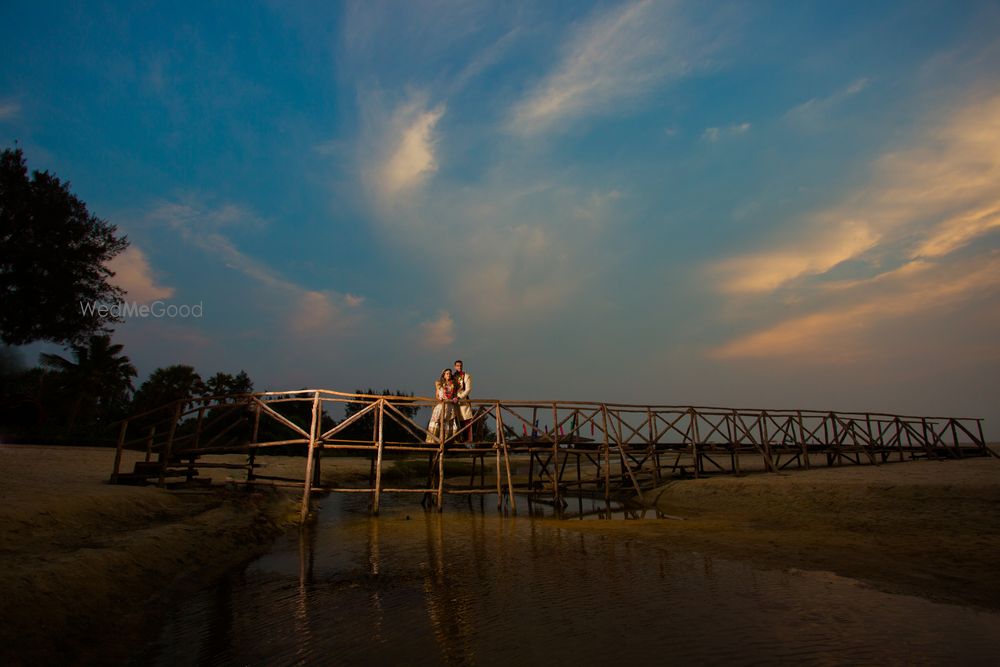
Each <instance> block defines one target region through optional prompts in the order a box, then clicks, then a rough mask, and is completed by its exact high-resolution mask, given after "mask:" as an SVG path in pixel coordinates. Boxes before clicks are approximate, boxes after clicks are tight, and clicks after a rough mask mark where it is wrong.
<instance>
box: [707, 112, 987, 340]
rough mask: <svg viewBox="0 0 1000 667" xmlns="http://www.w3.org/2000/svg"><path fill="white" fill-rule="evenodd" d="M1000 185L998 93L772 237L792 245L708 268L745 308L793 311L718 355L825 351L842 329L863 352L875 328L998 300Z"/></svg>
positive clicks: (943, 122) (884, 159)
mask: <svg viewBox="0 0 1000 667" xmlns="http://www.w3.org/2000/svg"><path fill="white" fill-rule="evenodd" d="M998 184H1000V95H994V96H992V97H989V96H986V97H973V98H971V99H969V100H966V102H965V103H964V104H963V105H961V106H959V107H958V108H956V109H953V110H952V111H951V113H950V114H948V115H946V116H945V117H943V118H941V119H939V120H938V121H937V122H935V123H932V124H930V125H929V126H928V127H927V128H926V129H924V130H923V132H922V133H921V134H920V135H918V136H917V137H916V138H915V139H914V140H913V143H912V145H911V146H910V147H908V148H905V149H901V150H897V151H893V152H890V153H887V154H885V155H883V156H881V157H879V158H878V159H877V160H875V162H874V164H873V168H872V176H871V178H870V181H869V183H868V184H867V186H866V187H864V188H863V189H861V190H860V191H858V192H855V193H852V194H850V195H849V196H848V197H846V198H845V199H844V201H843V202H842V203H841V204H838V205H836V206H834V207H831V208H830V209H827V210H825V211H822V212H820V213H818V214H815V215H812V216H809V217H808V218H806V219H805V220H804V221H802V222H801V223H800V225H801V226H800V228H799V229H798V230H795V231H791V232H790V231H788V230H785V231H783V232H782V233H781V234H780V236H778V237H777V239H780V238H783V237H787V236H788V235H789V234H792V235H793V240H791V241H783V240H777V239H772V241H771V243H772V244H773V245H775V246H776V247H775V248H774V249H766V250H762V251H758V252H750V253H747V254H744V255H741V256H738V257H734V258H731V259H729V260H725V261H722V262H719V263H717V264H715V265H714V266H712V267H711V269H710V273H711V274H712V276H713V280H714V281H715V285H716V287H717V289H718V290H720V291H721V292H722V293H724V294H726V295H729V296H731V297H734V298H735V297H739V299H740V303H741V304H742V305H744V306H746V307H748V308H752V309H754V310H756V311H757V312H767V313H769V314H771V316H772V318H773V313H774V311H775V310H776V309H780V311H779V312H783V313H788V309H789V308H790V309H791V310H792V312H791V313H790V314H783V315H780V316H778V317H777V318H773V319H777V320H778V322H777V323H776V324H773V323H772V324H770V325H768V326H766V327H764V328H762V329H761V330H759V331H757V332H753V333H749V334H744V335H739V336H737V337H736V338H734V339H733V340H731V341H729V342H727V343H724V344H722V345H720V346H718V347H717V348H716V349H715V350H713V352H712V355H713V356H716V357H719V358H727V359H731V358H737V357H764V356H775V357H778V356H789V355H795V354H804V353H806V352H807V351H810V350H812V351H814V352H816V353H822V352H823V351H824V350H826V349H827V348H828V347H829V346H830V345H831V342H832V340H833V338H834V337H836V336H838V335H841V334H844V333H845V332H848V333H851V336H850V338H849V340H850V341H852V345H854V346H855V347H854V349H855V352H857V351H858V350H860V349H861V347H862V346H863V341H865V336H866V335H869V334H870V332H871V330H872V328H873V327H875V326H877V325H879V323H883V322H891V321H894V320H898V319H900V318H905V317H911V316H915V315H918V314H923V316H925V317H928V318H932V317H934V315H935V312H936V311H937V310H938V309H940V308H941V307H942V306H943V305H947V304H952V303H960V302H962V301H965V300H968V299H972V298H974V297H975V296H976V295H981V294H994V293H996V292H997V291H998V290H1000V259H998V256H1000V251H998V250H997V249H996V245H997V237H996V235H995V231H996V230H997V229H998V228H1000V187H998ZM748 296H756V297H757V298H758V301H757V303H755V304H752V305H749V304H748V303H747V302H746V298H747V297H748ZM803 311H804V312H803ZM868 344H871V345H873V346H877V345H878V343H877V342H876V341H871V340H870V341H868ZM845 345H846V344H845ZM841 347H842V348H844V349H846V347H845V346H841Z"/></svg>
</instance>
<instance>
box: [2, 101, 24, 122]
mask: <svg viewBox="0 0 1000 667" xmlns="http://www.w3.org/2000/svg"><path fill="white" fill-rule="evenodd" d="M20 115H21V103H20V102H18V101H16V100H0V121H6V120H14V119H15V118H17V117H18V116H20Z"/></svg>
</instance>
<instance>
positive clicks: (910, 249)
mask: <svg viewBox="0 0 1000 667" xmlns="http://www.w3.org/2000/svg"><path fill="white" fill-rule="evenodd" d="M998 34H1000V9H998V7H997V6H996V3H993V2H972V1H969V2H962V3H954V2H913V1H907V2H878V3H860V2H858V3H853V2H825V3H821V2H814V3H812V2H810V3H798V2H786V3H781V2H754V3H745V2H732V3H725V2H719V3H697V2H689V3H685V2H594V3H589V4H588V3H582V2H566V3H558V2H537V3H488V2H483V3H476V2H396V3H377V2H363V3H360V2H359V3H326V2H315V3H309V2H301V3H262V4H253V3H65V4H64V3H6V4H5V5H4V6H3V7H2V8H0V38H2V40H3V43H4V45H5V55H4V58H3V60H2V62H0V142H2V144H3V145H4V146H11V145H13V143H14V141H18V142H19V145H20V146H21V147H23V149H24V151H25V153H26V156H27V159H28V162H29V166H30V167H31V168H37V169H49V170H51V171H53V172H55V173H56V174H58V175H59V176H60V177H62V178H65V179H68V180H70V181H71V182H72V186H73V190H74V191H75V192H76V193H77V194H78V195H79V196H80V197H81V198H83V199H84V200H85V201H86V202H87V203H88V205H89V206H90V208H91V210H92V211H93V212H94V213H96V214H97V215H99V216H101V217H103V218H105V219H107V220H109V221H111V222H112V223H114V224H116V225H118V227H119V228H120V229H121V230H122V231H124V232H125V233H127V235H128V237H129V239H130V241H131V242H132V246H131V248H130V250H129V251H128V253H127V254H126V255H125V256H123V257H122V258H120V259H119V260H117V262H116V264H115V266H114V268H115V269H116V271H117V274H118V275H117V280H118V281H119V282H120V283H121V284H122V285H123V286H125V287H126V288H127V289H128V290H129V295H130V296H129V298H130V299H132V300H135V301H141V302H147V303H149V302H152V301H155V300H157V299H160V300H163V301H165V302H167V303H171V304H177V305H181V304H194V303H201V304H203V313H204V314H203V316H202V317H201V318H200V319H165V318H148V319H131V320H129V321H127V322H125V323H123V324H121V325H119V326H118V328H117V331H116V340H117V341H118V342H122V343H124V344H125V346H126V351H127V353H128V354H129V355H130V357H131V358H132V359H133V361H134V362H135V363H136V365H137V366H138V368H139V371H140V376H142V377H144V376H146V375H147V374H148V373H149V372H151V371H152V370H153V369H154V368H156V367H157V366H160V365H167V364H171V363H189V364H192V365H194V366H195V367H196V368H197V369H198V370H199V371H200V372H201V373H202V374H203V375H209V374H212V373H214V372H216V371H219V370H223V371H227V372H235V371H237V370H239V369H246V370H247V371H248V372H249V373H250V375H251V377H252V378H253V379H254V380H255V381H256V384H257V387H258V388H259V389H294V388H300V387H304V386H319V387H326V388H331V389H342V390H350V389H353V388H355V387H359V386H365V387H366V386H375V387H390V388H399V389H403V390H407V391H414V392H416V393H417V394H428V393H430V391H431V384H432V382H433V379H434V377H435V375H436V373H437V372H438V371H439V370H440V368H442V367H443V366H445V365H448V364H450V362H451V361H452V360H453V359H454V358H456V357H462V358H463V359H464V360H465V361H466V364H467V366H468V368H469V370H471V371H472V372H473V374H474V376H475V377H476V394H477V395H478V396H479V397H483V398H486V397H503V398H525V399H528V398H560V399H582V400H606V401H630V402H643V403H647V402H648V403H678V404H701V405H729V406H735V407H744V406H745V407H775V408H784V407H800V408H816V409H843V410H858V409H860V410H884V411H896V412H903V413H909V414H922V413H935V414H959V415H969V416H981V417H986V418H987V419H988V422H987V426H988V431H989V432H990V434H991V436H992V437H1000V408H998V405H1000V400H998V399H1000V389H998V383H997V381H996V380H997V378H998V377H1000V344H998V343H997V341H998V340H1000V310H998V305H1000V300H998V296H1000V290H998V288H1000V231H998V227H1000V65H998V64H997V63H1000V38H998V37H997V35H998ZM29 352H31V353H32V354H34V352H35V348H31V349H30V350H29Z"/></svg>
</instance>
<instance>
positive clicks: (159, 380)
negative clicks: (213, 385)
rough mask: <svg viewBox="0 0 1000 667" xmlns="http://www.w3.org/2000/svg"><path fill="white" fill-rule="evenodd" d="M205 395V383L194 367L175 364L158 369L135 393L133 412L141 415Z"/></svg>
mask: <svg viewBox="0 0 1000 667" xmlns="http://www.w3.org/2000/svg"><path fill="white" fill-rule="evenodd" d="M204 394H205V383H204V382H202V380H201V376H200V375H198V373H197V372H196V371H195V370H194V367H193V366H186V365H183V364H175V365H173V366H167V367H165V368H157V369H156V370H155V371H153V372H152V374H150V376H149V378H148V379H147V380H146V381H145V382H143V383H142V385H141V386H140V387H139V390H138V391H137V392H135V400H133V401H132V412H133V414H135V413H140V412H145V411H147V410H153V409H155V408H160V407H163V406H164V405H166V404H168V403H172V402H174V401H177V400H182V399H193V398H194V397H196V396H202V395H204Z"/></svg>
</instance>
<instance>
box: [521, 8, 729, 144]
mask: <svg viewBox="0 0 1000 667" xmlns="http://www.w3.org/2000/svg"><path fill="white" fill-rule="evenodd" d="M707 34H708V33H707V32H702V31H700V30H695V29H694V27H693V26H691V25H687V24H686V22H685V21H684V19H683V16H682V15H681V12H680V11H679V10H678V8H677V5H675V4H673V3H663V2H653V1H652V0H640V1H639V2H630V3H626V4H624V5H619V6H615V7H613V8H611V9H608V10H604V11H602V12H599V13H597V14H595V15H593V16H591V17H590V18H589V19H588V20H586V21H584V22H583V23H581V24H579V25H578V26H577V27H576V28H575V29H574V30H572V31H571V34H570V35H569V37H568V38H567V39H566V41H565V42H564V43H563V45H562V48H561V55H560V58H559V61H558V63H557V64H556V66H555V67H554V68H553V69H552V70H551V71H550V72H549V73H548V74H547V75H546V76H545V77H543V78H542V79H541V80H540V81H539V82H537V83H536V84H535V85H534V86H532V87H531V88H529V90H528V92H527V94H526V95H525V96H524V98H523V99H521V100H520V101H518V102H517V103H516V104H515V105H514V107H513V109H512V110H511V119H510V122H509V129H510V130H511V131H512V132H514V133H517V134H527V135H530V134H536V133H539V132H543V131H547V130H550V129H552V128H554V127H559V126H561V125H562V124H564V123H565V122H567V121H570V120H577V119H580V118H586V117H589V116H595V115H601V114H606V113H609V112H612V111H620V110H621V108H622V105H624V104H637V103H639V102H642V101H643V100H644V99H645V98H647V97H648V96H649V95H650V94H651V93H652V92H653V91H655V90H657V89H659V88H661V87H662V86H663V85H664V84H666V83H669V82H670V81H673V80H676V79H679V78H681V77H683V76H685V75H687V74H689V73H690V72H691V71H692V70H694V69H695V68H697V67H699V66H701V65H702V63H703V61H704V59H705V58H706V57H707V55H708V54H709V53H711V52H712V50H713V49H714V48H715V45H714V43H713V41H712V40H711V39H709V38H707V36H706V35H707Z"/></svg>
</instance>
